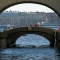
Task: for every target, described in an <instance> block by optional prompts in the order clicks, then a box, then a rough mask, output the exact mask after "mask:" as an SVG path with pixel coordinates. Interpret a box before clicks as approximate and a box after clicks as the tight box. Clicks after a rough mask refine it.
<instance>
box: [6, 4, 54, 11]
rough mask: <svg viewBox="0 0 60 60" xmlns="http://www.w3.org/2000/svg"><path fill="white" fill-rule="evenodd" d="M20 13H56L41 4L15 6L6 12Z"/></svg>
mask: <svg viewBox="0 0 60 60" xmlns="http://www.w3.org/2000/svg"><path fill="white" fill-rule="evenodd" d="M10 10H11V11H19V12H36V11H39V12H54V11H53V10H52V9H50V8H48V7H46V6H44V5H40V4H34V3H23V4H18V5H14V6H11V7H9V8H8V9H6V10H5V11H10Z"/></svg>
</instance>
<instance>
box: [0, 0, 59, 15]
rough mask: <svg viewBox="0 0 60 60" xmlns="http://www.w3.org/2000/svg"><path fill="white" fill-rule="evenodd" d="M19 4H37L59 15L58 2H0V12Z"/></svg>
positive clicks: (50, 0) (16, 0) (36, 0)
mask: <svg viewBox="0 0 60 60" xmlns="http://www.w3.org/2000/svg"><path fill="white" fill-rule="evenodd" d="M21 3H38V4H42V5H45V6H48V7H49V8H51V9H52V10H54V11H55V12H56V13H57V14H58V15H60V0H9V1H8V0H4V1H2V0H0V12H2V11H3V10H5V9H7V8H8V7H10V6H13V5H16V4H21Z"/></svg>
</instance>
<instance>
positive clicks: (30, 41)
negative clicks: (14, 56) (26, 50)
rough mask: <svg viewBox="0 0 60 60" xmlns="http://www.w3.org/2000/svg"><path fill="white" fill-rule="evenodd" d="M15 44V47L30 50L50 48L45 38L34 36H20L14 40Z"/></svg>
mask: <svg viewBox="0 0 60 60" xmlns="http://www.w3.org/2000/svg"><path fill="white" fill-rule="evenodd" d="M15 44H16V47H32V48H35V47H38V48H39V47H49V46H50V42H49V41H48V40H47V39H46V38H44V37H42V36H40V35H36V34H26V35H25V36H21V37H19V38H18V39H17V40H16V42H15Z"/></svg>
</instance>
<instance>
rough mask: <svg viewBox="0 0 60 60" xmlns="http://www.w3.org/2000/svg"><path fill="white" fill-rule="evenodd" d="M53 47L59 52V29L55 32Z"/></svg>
mask: <svg viewBox="0 0 60 60" xmlns="http://www.w3.org/2000/svg"><path fill="white" fill-rule="evenodd" d="M55 47H56V50H57V51H58V53H59V54H60V31H57V32H56V42H55Z"/></svg>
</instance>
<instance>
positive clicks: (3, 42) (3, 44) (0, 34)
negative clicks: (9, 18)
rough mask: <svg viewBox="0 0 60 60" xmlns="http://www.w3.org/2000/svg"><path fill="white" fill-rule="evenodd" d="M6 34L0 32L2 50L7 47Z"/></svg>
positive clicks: (0, 47)
mask: <svg viewBox="0 0 60 60" xmlns="http://www.w3.org/2000/svg"><path fill="white" fill-rule="evenodd" d="M6 37H7V34H6V32H0V50H1V49H3V48H6V47H7V41H6Z"/></svg>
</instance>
